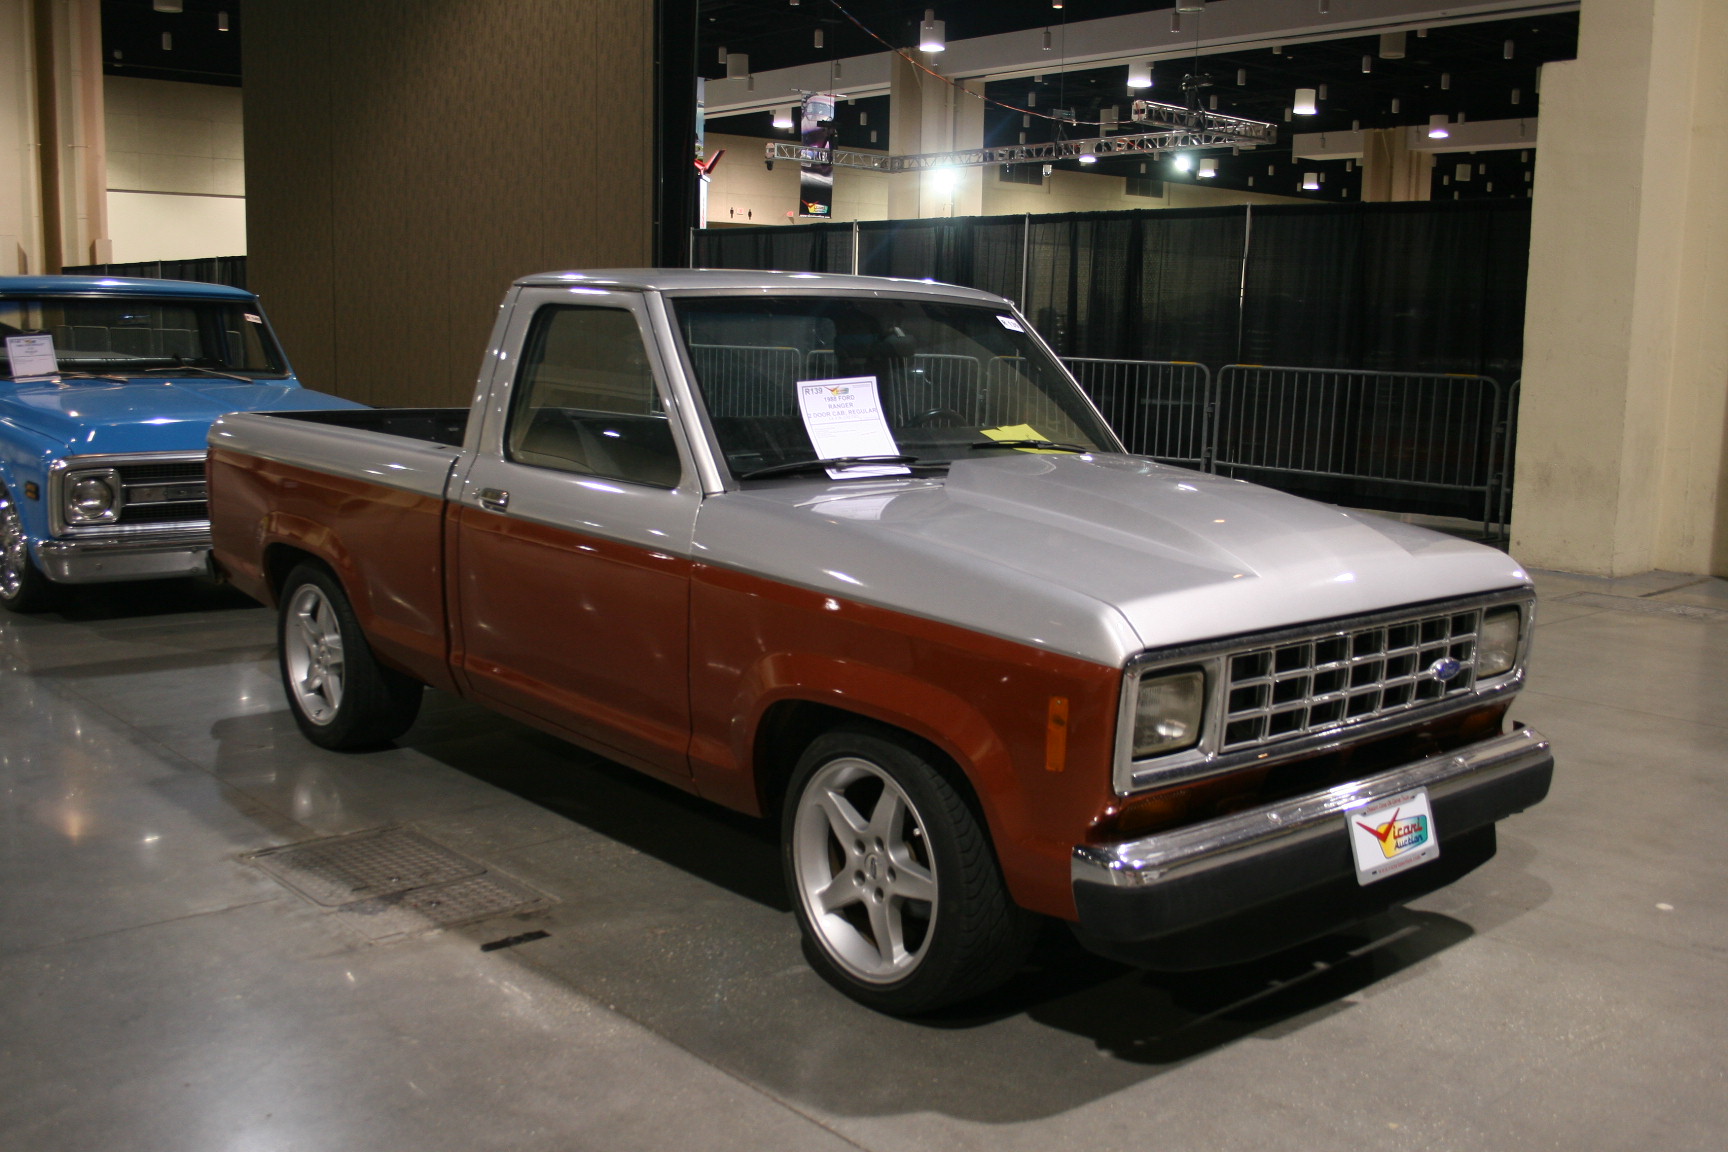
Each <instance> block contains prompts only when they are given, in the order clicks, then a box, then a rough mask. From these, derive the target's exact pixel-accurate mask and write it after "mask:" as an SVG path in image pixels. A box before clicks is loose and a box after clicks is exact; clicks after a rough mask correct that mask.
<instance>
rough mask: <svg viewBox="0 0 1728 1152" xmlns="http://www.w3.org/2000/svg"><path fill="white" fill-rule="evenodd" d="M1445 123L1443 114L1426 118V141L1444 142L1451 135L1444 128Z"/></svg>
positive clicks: (1439, 113)
mask: <svg viewBox="0 0 1728 1152" xmlns="http://www.w3.org/2000/svg"><path fill="white" fill-rule="evenodd" d="M1447 123H1448V121H1447V119H1446V113H1444V112H1436V113H1434V115H1432V116H1430V117H1428V139H1430V140H1444V139H1446V138H1447V137H1448V136H1450V135H1452V133H1451V131H1450V130H1448V129H1447V127H1446V125H1447Z"/></svg>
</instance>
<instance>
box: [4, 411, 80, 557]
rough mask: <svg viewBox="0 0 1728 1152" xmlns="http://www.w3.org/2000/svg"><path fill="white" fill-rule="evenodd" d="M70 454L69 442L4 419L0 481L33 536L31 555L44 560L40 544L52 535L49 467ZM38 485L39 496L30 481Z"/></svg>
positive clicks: (27, 533) (30, 536)
mask: <svg viewBox="0 0 1728 1152" xmlns="http://www.w3.org/2000/svg"><path fill="white" fill-rule="evenodd" d="M65 455H66V445H65V444H64V443H62V442H61V441H59V440H56V439H53V438H51V437H48V436H44V435H42V434H41V433H40V432H37V431H35V430H33V429H30V428H25V427H22V426H20V425H19V424H17V423H14V422H12V421H9V420H7V421H0V484H4V485H5V486H6V491H8V492H10V493H11V494H12V500H13V503H14V504H15V505H16V506H17V508H18V515H19V518H20V519H21V520H22V521H23V522H24V532H25V535H27V536H28V537H29V538H30V553H31V559H32V560H35V561H36V562H38V563H40V558H39V557H38V556H37V554H36V547H37V545H38V544H40V543H41V542H42V541H43V540H44V539H46V538H47V536H48V468H49V465H50V464H52V463H53V462H54V461H55V460H57V459H59V458H61V457H63V456H65ZM29 484H34V485H36V493H37V495H36V498H35V499H31V498H30V497H29V496H28V495H27V489H26V485H29Z"/></svg>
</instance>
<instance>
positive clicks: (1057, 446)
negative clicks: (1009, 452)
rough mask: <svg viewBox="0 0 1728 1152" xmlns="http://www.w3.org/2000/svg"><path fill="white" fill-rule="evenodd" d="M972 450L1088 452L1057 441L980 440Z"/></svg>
mask: <svg viewBox="0 0 1728 1152" xmlns="http://www.w3.org/2000/svg"><path fill="white" fill-rule="evenodd" d="M970 447H973V448H1046V449H1049V450H1050V451H1052V452H1090V451H1092V449H1090V448H1082V447H1081V446H1080V445H1078V444H1063V443H1061V442H1060V441H1057V440H980V441H978V443H976V444H973V445H970Z"/></svg>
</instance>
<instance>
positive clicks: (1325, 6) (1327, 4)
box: [1320, 0, 1332, 16]
mask: <svg viewBox="0 0 1728 1152" xmlns="http://www.w3.org/2000/svg"><path fill="white" fill-rule="evenodd" d="M1331 14H1332V0H1320V15H1322V16H1330V15H1331Z"/></svg>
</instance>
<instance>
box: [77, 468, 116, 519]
mask: <svg viewBox="0 0 1728 1152" xmlns="http://www.w3.org/2000/svg"><path fill="white" fill-rule="evenodd" d="M65 493H66V496H65V512H66V523H68V524H112V523H113V522H114V521H115V520H117V519H119V516H120V505H121V503H122V502H123V501H124V499H125V497H124V494H123V490H122V489H121V487H120V474H119V473H118V472H116V471H115V470H114V469H112V468H102V469H98V470H96V471H93V472H74V473H72V474H71V475H70V476H68V477H66V487H65Z"/></svg>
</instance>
